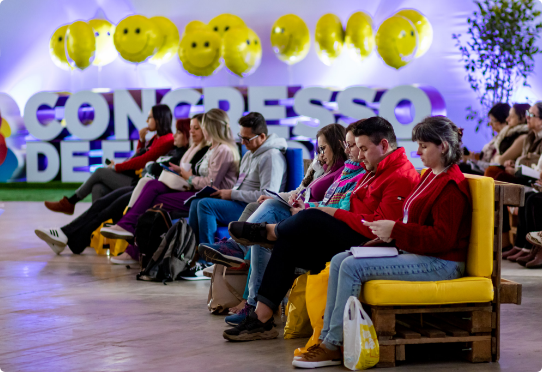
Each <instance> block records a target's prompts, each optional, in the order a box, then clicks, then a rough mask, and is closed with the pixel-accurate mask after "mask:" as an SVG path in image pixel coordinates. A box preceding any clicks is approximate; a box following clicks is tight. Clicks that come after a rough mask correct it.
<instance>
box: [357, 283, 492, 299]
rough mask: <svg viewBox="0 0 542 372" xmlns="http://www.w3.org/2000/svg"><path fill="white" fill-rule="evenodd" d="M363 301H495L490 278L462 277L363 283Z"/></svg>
mask: <svg viewBox="0 0 542 372" xmlns="http://www.w3.org/2000/svg"><path fill="white" fill-rule="evenodd" d="M361 300H362V302H365V303H368V304H370V305H379V306H390V305H445V304H455V303H469V302H490V301H492V300H493V284H492V283H491V280H490V279H488V278H475V277H463V278H459V279H453V280H443V281H440V282H405V281H399V280H371V281H369V282H367V283H365V284H364V286H363V295H362V298H361Z"/></svg>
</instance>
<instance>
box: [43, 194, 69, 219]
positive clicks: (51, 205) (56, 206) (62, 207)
mask: <svg viewBox="0 0 542 372" xmlns="http://www.w3.org/2000/svg"><path fill="white" fill-rule="evenodd" d="M45 207H47V209H49V210H50V211H53V212H59V213H64V214H68V215H70V216H71V215H72V214H73V211H74V209H75V204H72V203H70V202H69V201H68V198H67V197H63V198H62V199H60V201H58V202H47V201H46V202H45Z"/></svg>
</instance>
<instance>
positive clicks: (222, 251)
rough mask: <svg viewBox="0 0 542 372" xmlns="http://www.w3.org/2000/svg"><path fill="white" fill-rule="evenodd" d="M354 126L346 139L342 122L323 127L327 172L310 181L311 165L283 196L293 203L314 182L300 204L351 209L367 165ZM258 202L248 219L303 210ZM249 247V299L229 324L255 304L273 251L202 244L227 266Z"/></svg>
mask: <svg viewBox="0 0 542 372" xmlns="http://www.w3.org/2000/svg"><path fill="white" fill-rule="evenodd" d="M355 126H356V124H351V125H350V126H348V128H346V141H345V140H344V138H345V137H344V131H345V130H344V128H343V127H342V126H339V125H337V124H331V125H328V126H326V127H324V128H322V129H321V130H320V131H319V132H318V134H317V140H318V145H319V149H321V150H322V151H319V155H318V158H320V159H321V160H322V161H323V162H324V166H323V167H324V169H326V173H325V174H324V175H322V176H320V177H318V178H317V179H316V180H314V181H311V179H310V176H311V175H312V174H313V170H312V169H311V168H309V169H308V170H307V176H306V178H305V179H304V180H303V182H302V183H301V185H300V186H299V187H298V188H297V189H296V190H295V191H292V192H290V193H283V194H282V195H281V196H283V197H284V198H285V199H288V198H290V203H291V204H294V203H293V201H294V199H295V198H296V197H297V193H301V192H302V191H303V189H304V188H305V187H307V186H309V187H311V186H310V185H312V187H314V192H310V195H311V199H310V200H309V201H308V203H302V204H300V205H302V206H303V207H307V208H308V207H315V206H318V205H319V203H320V204H322V205H323V206H324V205H325V206H328V207H335V208H341V207H342V208H345V209H349V206H350V203H349V200H350V194H351V191H352V190H353V189H354V187H355V185H356V183H357V181H358V180H359V178H360V177H361V176H362V175H363V174H364V173H365V169H364V168H363V167H362V166H361V165H360V163H359V159H358V155H359V149H358V148H357V147H356V146H355V142H354V134H353V130H354V128H355ZM340 136H342V137H340ZM341 154H344V155H341ZM346 156H348V157H349V158H350V160H348V161H346V162H344V160H343V159H344V157H346ZM336 163H340V164H341V168H339V171H340V174H339V177H337V175H334V176H333V178H334V179H335V182H333V183H332V184H331V182H330V181H329V180H326V178H325V175H326V174H328V175H329V174H333V173H335V172H333V171H332V170H333V169H334V168H336V166H335V165H334V164H336ZM313 164H314V163H313ZM329 170H331V171H329ZM322 185H326V186H328V188H327V190H325V191H324V190H321V187H319V186H322ZM319 189H320V190H319ZM318 201H319V202H318ZM259 202H260V203H261V205H260V207H259V208H258V209H257V210H256V212H255V213H254V214H252V216H250V218H249V219H248V220H247V221H248V222H253V223H259V222H267V223H277V222H280V221H282V220H283V219H285V218H287V217H290V216H291V215H292V213H297V212H298V211H299V210H300V209H293V208H288V207H287V206H285V205H284V204H282V203H280V202H278V201H276V200H274V199H271V200H268V197H260V200H259ZM247 248H250V252H251V254H250V259H251V266H250V273H249V280H248V281H247V284H246V288H245V294H246V296H244V297H246V298H245V299H246V300H247V301H246V302H245V303H244V304H243V306H242V307H241V309H239V310H240V311H239V312H238V314H236V315H232V316H228V317H226V319H225V321H226V323H228V324H230V325H236V324H239V323H240V322H241V321H242V320H243V319H244V318H245V317H246V316H247V315H248V313H249V312H250V310H251V309H253V308H254V307H255V306H256V295H257V294H258V289H259V287H260V283H261V280H262V277H263V274H264V272H265V268H266V267H267V263H268V261H269V258H270V256H271V251H270V250H269V249H267V248H265V247H262V246H260V245H253V246H250V247H245V246H243V245H240V244H237V243H236V242H235V241H234V240H233V239H229V240H228V241H227V242H221V243H218V244H213V245H209V244H200V248H199V252H200V256H202V257H204V258H206V260H208V261H211V262H216V263H221V264H223V265H226V266H237V265H239V264H242V263H243V262H244V261H243V257H244V256H245V254H246V250H247Z"/></svg>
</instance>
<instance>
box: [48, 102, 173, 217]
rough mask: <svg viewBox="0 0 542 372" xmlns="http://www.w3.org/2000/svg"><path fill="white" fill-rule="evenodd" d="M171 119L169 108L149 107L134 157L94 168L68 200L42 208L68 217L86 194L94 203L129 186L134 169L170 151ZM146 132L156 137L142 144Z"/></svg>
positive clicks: (171, 139)
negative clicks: (153, 133) (145, 125)
mask: <svg viewBox="0 0 542 372" xmlns="http://www.w3.org/2000/svg"><path fill="white" fill-rule="evenodd" d="M171 119H172V115H171V110H170V109H169V106H167V105H155V106H153V107H152V109H151V111H150V112H149V117H148V118H147V127H146V128H143V129H141V130H140V131H139V143H138V144H137V150H136V152H135V155H134V156H132V157H131V158H130V159H128V160H126V161H124V162H122V163H119V164H115V163H114V162H111V164H109V165H108V166H107V168H98V169H96V171H95V172H94V173H92V175H91V176H90V178H89V179H87V180H86V181H85V183H83V185H81V187H79V188H78V189H77V191H75V194H73V195H72V196H70V197H69V198H68V197H64V198H62V199H61V200H60V201H58V202H45V206H46V207H47V208H48V209H49V210H52V211H53V212H61V213H65V214H69V215H72V214H73V210H74V208H75V204H76V203H77V202H79V201H81V200H83V199H84V198H85V197H86V196H87V195H89V194H90V193H92V201H93V202H94V201H95V200H98V199H99V198H101V197H102V196H105V195H106V194H108V193H110V192H111V191H114V190H116V189H119V188H121V187H126V186H130V185H131V184H132V180H133V179H134V178H135V177H136V174H135V171H136V170H139V169H142V168H144V167H145V164H147V163H148V162H150V161H156V159H158V158H159V157H160V156H163V155H166V154H167V153H168V152H170V151H171V149H173V133H171ZM148 132H156V134H155V135H154V136H153V137H152V138H151V139H150V140H149V141H146V140H145V136H146V135H147V133H148Z"/></svg>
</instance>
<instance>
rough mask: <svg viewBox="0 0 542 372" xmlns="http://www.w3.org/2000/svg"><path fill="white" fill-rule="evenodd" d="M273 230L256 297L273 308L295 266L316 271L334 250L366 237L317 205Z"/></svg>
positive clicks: (275, 306) (343, 248)
mask: <svg viewBox="0 0 542 372" xmlns="http://www.w3.org/2000/svg"><path fill="white" fill-rule="evenodd" d="M275 232H276V233H277V241H276V242H275V247H274V248H273V252H272V253H271V259H270V260H269V263H268V264H267V269H266V270H265V273H264V276H263V279H262V284H261V286H260V289H259V291H258V297H257V300H258V301H259V302H262V303H264V304H266V305H267V306H269V307H270V308H271V309H273V310H275V309H276V308H277V306H278V305H279V304H280V302H281V301H282V299H283V298H284V296H285V295H286V293H287V292H288V290H289V289H290V287H291V286H292V283H293V281H294V279H295V276H294V274H295V269H296V268H302V269H306V270H310V271H311V273H312V274H315V273H318V272H320V271H321V270H322V269H324V267H325V265H326V262H329V261H331V258H332V257H333V256H335V255H336V254H337V253H341V252H344V251H345V250H347V249H350V247H353V246H358V245H361V244H363V243H365V242H367V241H368V240H369V239H368V238H366V237H365V236H363V235H361V234H360V233H358V232H356V231H354V230H352V229H351V228H350V227H349V226H348V225H347V224H346V223H344V222H342V221H339V220H338V219H336V218H335V217H332V216H330V215H329V214H327V213H325V212H322V211H320V210H317V209H308V210H304V211H301V212H299V213H298V214H296V215H295V216H292V217H290V218H287V219H285V220H283V221H282V222H280V223H279V224H278V225H277V227H276V229H275Z"/></svg>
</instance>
